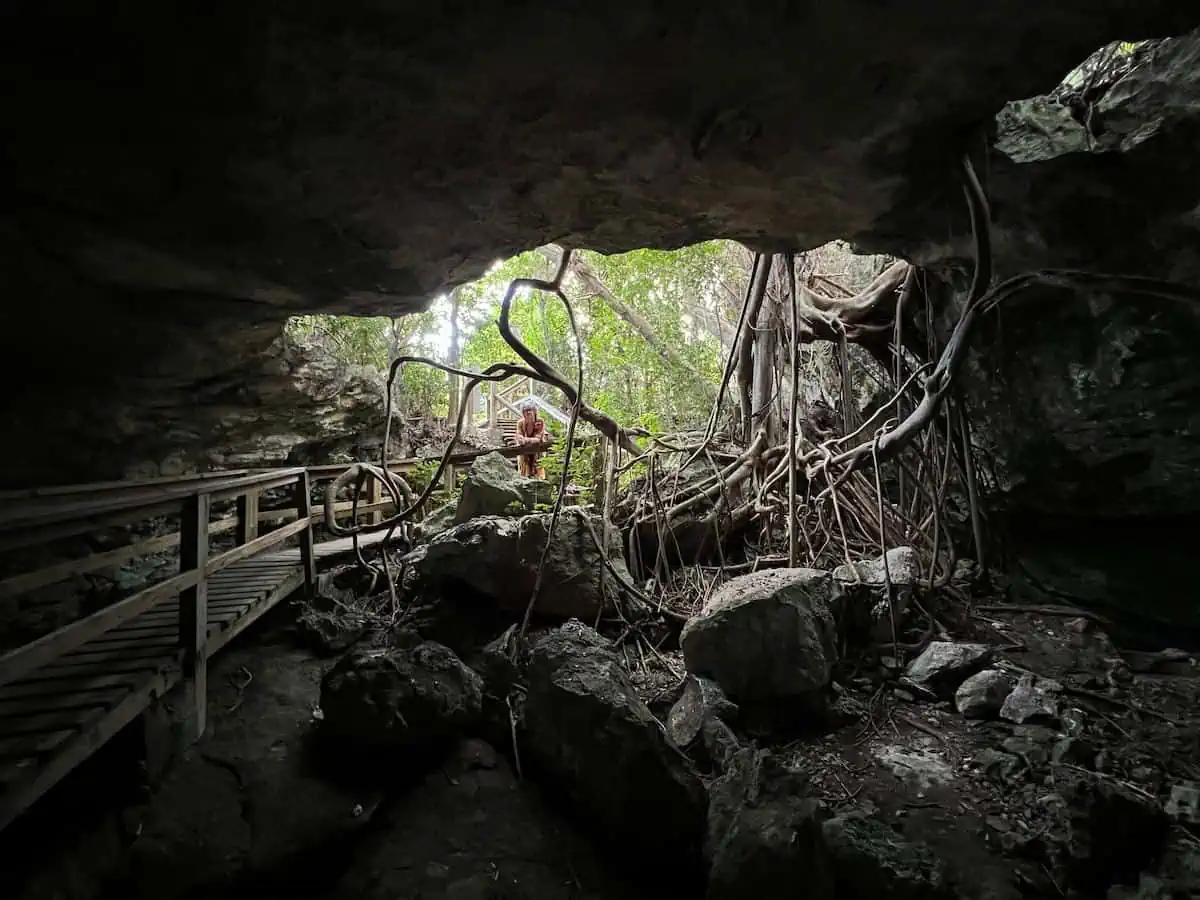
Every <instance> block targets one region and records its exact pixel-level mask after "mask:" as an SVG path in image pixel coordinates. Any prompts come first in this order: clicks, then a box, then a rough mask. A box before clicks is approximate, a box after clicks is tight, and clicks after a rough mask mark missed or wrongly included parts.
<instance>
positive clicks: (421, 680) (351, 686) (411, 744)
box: [321, 641, 483, 753]
mask: <svg viewBox="0 0 1200 900" xmlns="http://www.w3.org/2000/svg"><path fill="white" fill-rule="evenodd" d="M482 688H483V684H482V681H481V680H480V678H479V676H478V675H476V674H475V673H474V672H473V671H471V669H469V668H467V667H466V666H465V665H463V663H462V661H461V660H459V658H458V657H457V656H455V655H454V653H453V652H452V651H451V650H450V649H449V648H447V647H444V646H442V645H441V644H435V643H433V642H432V641H425V642H423V643H418V644H416V645H415V646H413V647H410V648H407V649H390V648H389V649H378V650H360V651H356V652H354V653H351V654H350V655H348V656H346V657H344V658H343V659H342V660H341V661H340V662H339V663H338V664H337V665H336V666H334V668H333V669H331V670H330V671H329V673H328V674H326V676H325V678H324V679H323V680H322V682H321V712H322V715H323V719H324V721H323V724H322V731H323V737H325V738H326V740H327V741H328V742H329V743H330V744H331V745H333V746H338V745H341V746H344V747H346V748H348V749H350V750H352V751H363V752H366V753H372V752H384V753H391V752H396V751H416V752H420V751H425V750H430V749H434V748H436V747H438V746H440V745H442V744H444V743H445V742H446V741H449V740H451V739H452V738H455V737H457V736H460V735H461V734H462V732H463V731H464V729H465V728H466V727H467V726H469V725H471V724H472V723H474V722H475V721H476V720H477V719H478V717H479V713H480V708H481V704H482Z"/></svg>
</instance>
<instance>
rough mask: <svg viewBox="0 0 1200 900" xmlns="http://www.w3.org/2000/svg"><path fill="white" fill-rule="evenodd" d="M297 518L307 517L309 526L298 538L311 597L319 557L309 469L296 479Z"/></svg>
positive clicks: (305, 580) (305, 586) (315, 584)
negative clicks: (314, 543)
mask: <svg viewBox="0 0 1200 900" xmlns="http://www.w3.org/2000/svg"><path fill="white" fill-rule="evenodd" d="M296 513H297V516H296V517H297V519H307V520H308V527H307V528H305V529H304V530H303V531H301V532H300V533H299V534H298V535H297V538H298V539H299V541H300V565H301V566H302V567H303V569H304V593H305V595H306V596H309V597H311V596H312V594H313V591H314V590H315V589H316V586H317V557H316V554H315V552H314V550H313V530H312V495H311V494H310V493H309V486H308V471H307V470H305V471H303V472H301V473H300V477H299V478H297V479H296Z"/></svg>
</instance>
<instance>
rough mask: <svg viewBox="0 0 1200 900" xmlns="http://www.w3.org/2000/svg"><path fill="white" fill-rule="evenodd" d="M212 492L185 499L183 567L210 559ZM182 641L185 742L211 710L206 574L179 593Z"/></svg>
mask: <svg viewBox="0 0 1200 900" xmlns="http://www.w3.org/2000/svg"><path fill="white" fill-rule="evenodd" d="M209 506H210V502H209V496H208V494H205V493H197V494H193V495H192V496H191V497H188V498H187V499H186V500H184V501H183V522H182V527H181V529H180V535H179V569H180V571H181V572H190V571H191V570H193V569H199V570H200V571H201V573H203V571H204V566H205V565H206V564H207V562H208V515H209ZM179 641H180V644H181V645H182V648H183V698H184V700H183V705H184V711H183V724H182V728H183V733H182V738H183V744H184V746H187V745H188V744H191V743H193V742H194V741H196V740H198V739H199V738H200V735H202V734H204V727H205V719H206V716H207V712H208V648H207V646H206V644H207V642H208V582H207V580H206V579H205V578H204V576H203V574H201V576H200V580H199V581H198V582H196V586H195V587H190V588H187V589H186V590H184V591H181V592H180V594H179Z"/></svg>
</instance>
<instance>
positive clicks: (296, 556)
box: [0, 532, 383, 829]
mask: <svg viewBox="0 0 1200 900" xmlns="http://www.w3.org/2000/svg"><path fill="white" fill-rule="evenodd" d="M382 538H383V532H375V533H372V534H369V535H365V536H364V537H362V538H361V544H362V545H363V546H364V547H368V546H372V545H374V544H377V543H379V541H381V540H382ZM351 549H352V542H351V540H350V539H348V538H347V539H339V540H334V541H325V542H322V543H318V544H316V545H315V547H314V551H315V553H314V555H315V556H316V558H317V560H322V559H329V558H331V557H335V556H337V555H339V554H343V553H346V552H349V551H350V550H351ZM303 583H304V569H303V565H302V563H301V559H300V551H299V550H298V549H293V550H282V551H278V552H275V553H267V554H263V555H260V556H254V557H251V558H249V559H246V560H243V561H241V562H238V563H234V564H233V565H230V566H229V567H228V568H225V569H222V570H221V571H220V572H217V573H216V574H215V575H213V576H212V577H211V578H210V579H209V580H208V640H207V644H206V649H207V654H208V656H209V657H210V658H211V657H212V655H213V654H215V653H217V652H218V651H219V650H220V649H221V648H223V647H224V646H225V645H226V644H228V643H229V642H230V641H231V640H232V639H233V638H234V637H236V636H237V635H238V634H239V633H241V632H242V631H244V630H245V629H246V628H248V627H249V626H250V625H251V624H253V623H254V622H255V621H256V620H258V619H259V618H260V617H261V616H262V615H263V614H265V613H266V612H267V611H268V610H270V609H271V608H272V607H274V606H275V605H276V604H277V603H279V601H280V600H282V599H284V598H285V597H287V596H288V595H289V594H291V593H292V592H293V591H295V590H296V589H297V588H299V587H301V586H302V585H303ZM179 616H180V610H179V598H178V597H173V598H170V599H166V600H163V601H161V602H160V603H158V604H156V605H154V606H152V607H151V608H150V609H148V610H146V611H145V612H143V613H141V614H140V615H138V616H136V617H135V618H133V619H131V620H129V621H128V622H125V623H123V624H122V625H120V626H118V627H116V628H114V629H112V630H111V631H107V632H105V633H103V634H101V635H99V636H98V637H96V638H94V639H92V640H90V641H88V642H87V643H85V644H83V645H82V646H80V647H77V648H76V649H75V650H73V651H71V652H70V653H67V654H65V655H64V656H62V657H60V658H59V659H56V660H55V661H54V662H53V663H51V664H50V665H47V666H45V667H43V668H39V669H37V670H36V671H34V672H32V673H31V674H30V675H28V676H27V677H25V678H21V679H20V680H18V681H14V682H11V683H9V684H5V685H2V686H0V829H3V828H4V827H5V826H6V825H8V824H9V822H11V821H12V820H13V819H14V818H15V817H16V816H17V815H19V814H20V813H21V811H23V810H24V809H26V808H28V807H29V806H30V805H31V804H32V803H33V802H34V801H35V800H37V798H38V797H40V796H41V795H42V794H44V793H45V792H46V791H47V790H48V789H49V788H50V787H52V786H53V785H54V784H55V783H56V782H58V781H59V780H60V779H61V778H62V777H63V776H65V775H66V774H67V773H68V772H70V771H71V770H72V769H73V768H75V766H77V765H79V764H80V763H81V762H83V761H84V760H85V759H87V758H88V757H89V756H91V755H92V754H93V753H94V752H95V751H96V749H97V748H98V747H99V746H100V745H102V744H103V743H104V742H105V741H107V740H108V739H109V738H111V737H112V736H113V735H114V734H116V733H117V732H118V731H120V730H121V729H122V728H124V727H125V726H126V725H127V724H129V723H130V722H131V721H133V720H134V719H135V718H136V717H137V716H138V715H140V714H141V713H142V712H143V711H144V710H145V709H146V707H147V706H148V705H149V704H150V703H151V702H152V701H153V700H154V699H155V698H157V697H161V696H162V695H163V694H165V693H166V692H167V691H168V690H170V689H171V688H172V687H173V686H174V685H175V684H177V683H178V682H179V681H180V679H181V678H182V676H183V650H182V648H181V647H180V642H179V633H180V631H179V628H180V626H179Z"/></svg>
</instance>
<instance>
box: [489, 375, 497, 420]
mask: <svg viewBox="0 0 1200 900" xmlns="http://www.w3.org/2000/svg"><path fill="white" fill-rule="evenodd" d="M487 427H488V428H489V429H491V428H495V427H496V382H494V381H489V382H488V394H487Z"/></svg>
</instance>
